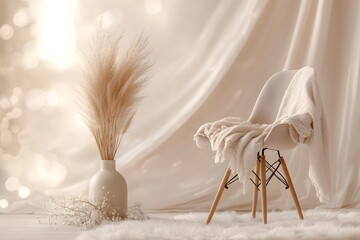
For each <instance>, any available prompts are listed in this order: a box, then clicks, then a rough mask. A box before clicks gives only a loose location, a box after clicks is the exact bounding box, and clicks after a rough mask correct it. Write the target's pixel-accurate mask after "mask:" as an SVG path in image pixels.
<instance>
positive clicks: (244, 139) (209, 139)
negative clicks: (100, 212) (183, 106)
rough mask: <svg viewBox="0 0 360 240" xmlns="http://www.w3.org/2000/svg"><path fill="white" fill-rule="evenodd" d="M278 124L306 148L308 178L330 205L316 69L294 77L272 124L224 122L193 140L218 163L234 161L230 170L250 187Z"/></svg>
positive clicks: (206, 127)
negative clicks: (212, 153) (207, 148)
mask: <svg viewBox="0 0 360 240" xmlns="http://www.w3.org/2000/svg"><path fill="white" fill-rule="evenodd" d="M278 124H288V126H289V134H290V137H291V139H292V140H293V141H294V142H295V143H298V144H307V146H308V147H309V151H310V168H309V177H310V179H311V181H312V183H313V185H314V186H315V189H316V192H317V196H318V197H319V199H320V201H322V202H329V201H330V164H329V154H328V135H327V134H328V133H327V124H326V118H325V114H324V112H323V106H322V102H321V97H320V92H319V88H318V86H317V83H316V80H315V72H314V69H312V68H310V67H304V68H302V69H300V70H298V72H297V73H296V74H295V75H294V77H293V79H292V81H291V82H290V84H289V86H288V88H287V90H286V92H285V94H284V97H283V99H282V102H281V105H280V108H279V111H278V114H277V117H276V120H275V121H274V123H272V124H261V125H260V124H253V123H251V122H249V121H246V120H244V119H241V118H235V117H231V118H224V119H221V120H219V121H216V122H212V123H206V124H204V125H202V126H201V127H200V128H199V130H198V131H197V133H196V134H195V136H194V139H195V141H196V144H197V146H198V147H204V146H211V148H212V150H214V151H216V155H215V162H223V161H225V160H230V161H231V169H232V171H233V172H235V173H238V174H239V178H240V181H242V182H243V183H244V186H246V185H247V183H248V179H249V176H250V173H251V170H252V169H253V168H254V165H255V163H256V155H257V152H258V151H261V149H262V147H263V143H264V139H265V138H266V137H267V136H268V134H269V133H270V132H271V129H272V128H274V127H275V126H277V125H278Z"/></svg>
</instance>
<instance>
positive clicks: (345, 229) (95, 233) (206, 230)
mask: <svg viewBox="0 0 360 240" xmlns="http://www.w3.org/2000/svg"><path fill="white" fill-rule="evenodd" d="M206 216H207V213H187V214H172V215H167V216H166V217H165V216H161V215H160V217H151V218H150V219H149V220H145V221H124V222H119V223H113V224H106V225H102V226H99V227H98V228H96V229H94V230H90V231H87V232H84V233H82V234H81V235H80V236H78V238H77V240H93V239H101V240H115V239H170V240H172V239H176V240H177V239H196V240H200V239H360V209H341V210H323V209H318V210H305V211H304V217H305V219H304V220H303V221H301V220H299V219H298V216H297V213H296V211H281V212H269V214H268V224H267V225H264V224H263V223H262V218H261V212H258V216H257V219H253V218H252V217H251V214H250V213H248V212H246V213H239V212H216V213H215V215H214V218H213V221H212V222H211V224H209V225H205V224H204V223H205V220H206Z"/></svg>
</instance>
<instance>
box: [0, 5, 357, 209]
mask: <svg viewBox="0 0 360 240" xmlns="http://www.w3.org/2000/svg"><path fill="white" fill-rule="evenodd" d="M160 3H161V2H160ZM99 4H100V3H99ZM86 5H87V2H86V1H79V2H78V6H77V8H78V15H79V16H81V17H82V20H81V21H80V20H78V25H77V26H76V27H77V29H76V30H77V33H78V35H77V36H78V41H77V42H78V45H82V46H83V45H84V43H86V41H87V38H89V36H90V34H91V30H92V29H93V28H89V27H88V25H89V23H92V24H94V19H95V18H96V16H97V15H96V14H98V13H99V12H100V13H101V12H102V11H106V9H107V8H111V9H121V13H122V14H123V15H122V16H123V17H122V18H121V19H122V20H121V21H122V22H121V23H119V24H116V23H117V22H116V19H117V18H116V17H119V14H118V12H117V14H114V15H113V16H115V27H116V28H117V29H119V31H125V32H126V35H125V39H127V40H125V44H126V43H127V42H126V41H129V39H130V38H131V37H132V36H135V35H136V34H138V33H140V32H141V31H142V30H144V31H145V33H146V34H148V35H149V39H150V42H151V45H150V46H151V48H152V54H151V61H152V62H153V63H154V65H153V68H152V71H151V76H152V77H151V79H150V81H149V83H148V84H147V86H146V88H145V89H144V92H143V93H144V95H145V96H146V97H145V99H144V100H143V101H142V103H141V104H140V106H139V108H138V111H137V114H136V116H135V119H134V121H133V123H132V126H131V127H130V129H129V131H128V133H127V134H126V135H125V137H124V141H123V143H122V145H121V147H120V149H119V154H118V156H117V167H118V170H119V171H120V172H122V173H123V174H124V176H125V178H126V179H127V182H128V189H129V201H130V203H134V202H140V203H142V206H143V208H144V209H147V210H155V211H162V210H164V211H180V210H191V211H195V210H207V209H208V208H209V207H210V205H211V202H212V200H213V197H214V195H215V193H216V191H217V188H218V185H219V183H220V181H221V178H222V176H223V174H224V172H225V169H226V168H227V163H224V164H215V163H214V152H212V151H211V150H210V149H209V150H203V149H197V148H196V145H195V143H194V141H193V135H194V134H195V132H196V131H197V129H198V127H199V126H200V125H202V124H203V123H205V122H210V121H215V120H218V119H220V118H223V117H230V116H235V117H243V118H247V117H248V116H249V114H250V112H251V110H252V108H253V105H254V103H255V100H256V97H257V95H258V93H259V91H260V90H261V88H262V86H263V85H264V83H265V82H266V80H267V79H268V78H269V77H270V76H271V75H272V74H273V73H275V72H278V71H281V70H286V69H298V68H301V67H303V66H311V67H313V68H315V70H316V73H317V80H318V83H319V87H320V92H321V96H322V100H323V105H324V110H325V114H326V117H327V121H328V126H329V135H330V138H329V140H330V158H331V159H330V160H331V167H332V173H331V178H332V182H331V187H332V194H333V195H332V204H330V205H327V207H348V206H352V207H353V206H359V203H360V188H359V179H360V171H359V169H360V164H359V161H358V159H357V156H356V153H357V148H358V147H360V146H359V141H357V132H358V131H359V130H360V125H359V123H360V121H359V120H360V108H359V107H358V103H360V101H359V90H360V88H359V70H360V65H359V63H360V1H357V0H353V1H351V0H346V1H341V0H326V1H325V0H323V1H321V0H318V1H316V0H296V1H286V0H242V1H237V0H233V1H230V0H229V1H216V0H211V1H208V0H196V1H192V2H191V3H190V2H187V1H176V0H172V1H163V2H162V8H161V11H160V12H159V13H158V14H157V15H148V14H147V13H146V12H145V11H144V10H143V1H132V2H118V1H114V2H113V1H106V2H105V3H102V5H100V6H99V5H91V4H90V6H89V8H92V9H96V10H94V11H93V12H91V13H87V14H85V13H84V12H82V11H81V10H82V9H84V7H85V6H86ZM92 14H93V15H92ZM78 18H80V17H78ZM89 29H90V30H89ZM46 67H47V66H46V65H41V66H38V67H37V69H35V70H34V69H33V70H28V71H30V72H31V73H33V74H31V75H28V76H29V77H30V79H29V80H28V81H24V80H21V79H24V78H25V76H24V74H22V75H21V76H20V75H19V76H18V78H19V79H20V80H18V81H15V82H12V83H9V82H10V80H6V79H5V77H6V75H5V74H3V75H4V77H3V79H4V82H5V83H7V85H6V86H7V87H4V88H3V89H4V90H3V89H1V92H0V93H1V94H2V96H3V98H4V97H7V96H9V95H10V93H9V92H10V91H11V89H12V87H16V86H17V87H20V88H22V89H23V94H24V95H26V93H27V91H28V89H30V88H29V85H31V84H33V86H35V87H36V88H39V89H41V90H42V91H43V92H45V93H46V92H47V91H50V90H51V91H56V92H57V94H58V98H59V102H60V103H61V104H57V105H55V106H52V107H46V108H45V109H44V108H42V109H37V110H29V109H26V108H25V107H24V109H23V115H22V117H21V118H22V122H23V123H24V124H23V125H24V128H23V129H22V131H21V134H19V136H17V137H18V146H17V147H18V149H19V150H18V151H17V152H16V153H7V152H6V151H8V149H6V148H4V147H3V149H2V153H1V154H2V155H1V158H0V161H1V162H0V164H1V165H0V167H1V169H2V176H1V179H0V180H1V181H2V183H4V184H5V183H6V181H7V180H8V179H9V178H11V177H16V179H18V180H19V182H20V183H21V184H22V185H25V186H27V188H28V189H29V190H30V193H31V194H30V195H29V196H28V197H27V198H25V199H20V198H19V197H18V196H17V195H16V194H15V193H14V192H11V191H9V190H7V189H5V188H4V187H2V188H3V189H2V190H1V188H0V191H1V192H0V198H4V199H7V201H8V202H9V206H8V207H7V208H5V209H2V210H1V211H6V212H33V211H34V210H37V209H38V208H39V202H40V201H41V200H44V199H46V195H49V194H51V195H57V194H60V193H63V192H69V194H71V193H73V192H86V191H87V186H88V182H89V179H90V177H91V176H92V174H93V173H95V172H96V171H97V169H98V167H99V159H100V157H99V155H98V153H97V149H96V145H95V142H94V140H93V139H92V137H91V135H90V133H89V131H88V129H86V127H85V126H84V124H83V123H82V122H81V121H80V119H79V116H78V113H77V110H76V105H75V103H74V101H73V99H74V98H76V93H74V92H75V91H73V89H74V88H75V87H76V83H77V82H78V79H80V74H79V73H78V71H76V69H77V66H76V65H73V66H72V67H70V68H68V69H66V70H62V71H55V70H51V68H50V69H45V68H46ZM35 72H38V73H40V74H35ZM49 76H50V77H51V79H48V78H49ZM15 77H16V76H15ZM34 79H35V80H34ZM39 79H40V80H39ZM50 80H51V81H52V82H51V83H49V82H48V81H50ZM2 81H3V80H2ZM31 81H33V82H31ZM9 86H10V87H9ZM47 96H49V95H47ZM25 105H26V103H25ZM284 156H285V159H286V160H287V165H288V168H289V171H290V174H291V176H292V178H293V182H294V185H295V188H296V190H297V194H298V197H299V200H300V203H301V205H302V207H303V208H313V207H317V206H322V204H321V203H320V202H319V200H318V199H317V197H316V194H315V189H314V187H313V186H312V185H311V182H310V180H309V177H308V170H309V160H308V158H309V153H308V149H307V148H306V146H299V147H297V148H296V149H295V150H292V151H288V152H285V153H284ZM49 164H50V165H49ZM51 164H52V165H51ZM54 164H55V165H56V164H57V165H56V166H59V165H60V166H61V167H60V170H61V171H60V172H62V175H61V176H62V177H63V179H61V181H60V180H59V179H55V180H54V179H53V180H54V181H53V182H49V181H45V180H46V178H45V177H44V178H37V179H34V178H33V175H34V174H35V175H36V174H37V173H38V169H39V166H40V165H41V166H42V168H43V169H45V171H47V174H50V175H51V169H52V168H50V167H46V166H54ZM41 166H40V167H41ZM44 166H45V168H44ZM19 169H20V170H19ZM49 169H50V170H49ZM55 170H56V169H55ZM55 170H54V173H53V175H55V176H56V174H57V172H56V171H55ZM57 170H59V167H58V169H57ZM46 176H48V175H46ZM50 177H51V176H50ZM56 180H59V181H56ZM51 183H53V184H51ZM4 184H2V185H3V186H4ZM269 188H270V189H269V190H268V205H269V208H270V209H289V208H292V207H293V203H292V199H291V195H290V193H289V192H288V191H287V190H285V189H284V188H283V187H282V186H281V185H280V183H277V182H276V181H272V182H271V183H270V185H269ZM251 196H252V194H250V193H249V194H246V195H243V194H242V186H241V184H239V183H234V184H233V185H231V187H230V189H229V190H226V191H225V194H224V196H223V198H222V200H221V204H220V206H219V209H242V210H245V209H250V206H251Z"/></svg>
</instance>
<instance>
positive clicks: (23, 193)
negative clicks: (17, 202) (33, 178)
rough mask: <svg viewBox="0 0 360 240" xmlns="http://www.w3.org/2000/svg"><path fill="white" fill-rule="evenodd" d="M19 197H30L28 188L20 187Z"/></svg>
mask: <svg viewBox="0 0 360 240" xmlns="http://www.w3.org/2000/svg"><path fill="white" fill-rule="evenodd" d="M18 194H19V197H21V198H27V197H29V196H30V189H29V188H28V187H25V186H22V187H20V188H19V189H18Z"/></svg>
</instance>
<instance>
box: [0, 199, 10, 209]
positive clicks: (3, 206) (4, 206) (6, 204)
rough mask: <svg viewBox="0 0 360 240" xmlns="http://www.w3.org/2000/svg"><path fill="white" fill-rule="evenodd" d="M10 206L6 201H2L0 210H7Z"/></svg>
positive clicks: (0, 201)
mask: <svg viewBox="0 0 360 240" xmlns="http://www.w3.org/2000/svg"><path fill="white" fill-rule="evenodd" d="M8 206H9V203H8V201H7V200H6V199H1V200H0V208H7V207H8Z"/></svg>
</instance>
